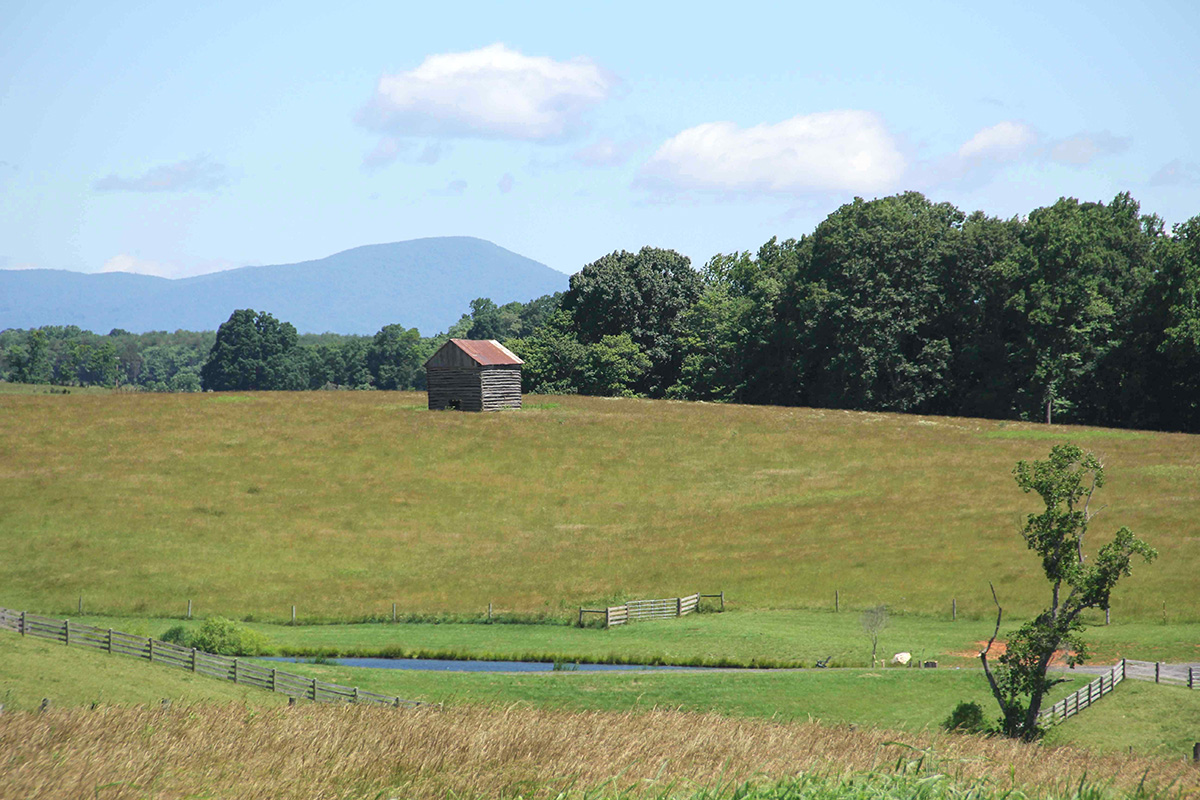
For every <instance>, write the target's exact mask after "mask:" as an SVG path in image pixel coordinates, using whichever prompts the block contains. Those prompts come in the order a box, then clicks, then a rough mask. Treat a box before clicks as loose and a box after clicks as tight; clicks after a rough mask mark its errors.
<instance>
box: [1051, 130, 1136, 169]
mask: <svg viewBox="0 0 1200 800" xmlns="http://www.w3.org/2000/svg"><path fill="white" fill-rule="evenodd" d="M1129 145H1130V139H1129V138H1128V137H1124V136H1113V135H1112V134H1111V133H1109V132H1108V131H1101V132H1099V133H1077V134H1075V135H1074V136H1068V137H1067V138H1066V139H1059V140H1058V141H1057V142H1052V143H1051V144H1050V148H1049V153H1048V155H1049V158H1050V160H1051V161H1055V162H1057V163H1059V164H1067V165H1070V166H1074V167H1085V166H1087V165H1088V164H1090V163H1092V162H1093V161H1095V160H1096V159H1097V158H1102V157H1104V156H1110V155H1116V154H1118V153H1123V152H1125V151H1126V150H1128V149H1129Z"/></svg>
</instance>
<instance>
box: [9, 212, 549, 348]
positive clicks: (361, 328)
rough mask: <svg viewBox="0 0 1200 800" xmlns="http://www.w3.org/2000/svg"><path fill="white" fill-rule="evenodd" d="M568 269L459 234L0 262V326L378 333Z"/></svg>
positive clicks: (421, 324)
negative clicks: (262, 256)
mask: <svg viewBox="0 0 1200 800" xmlns="http://www.w3.org/2000/svg"><path fill="white" fill-rule="evenodd" d="M566 288H567V276H566V275H564V274H562V273H561V272H557V271H556V270H553V269H550V268H549V267H547V266H546V265H545V264H541V263H539V262H537V261H533V260H531V259H528V258H525V257H524V256H520V255H517V254H516V253H513V252H511V251H509V250H505V249H504V248H503V247H498V246H497V245H494V244H492V243H491V242H487V241H484V240H483V239H475V238H471V237H468V236H452V237H443V238H434V239H414V240H412V241H408V242H395V243H393V244H374V245H367V246H366V247H356V248H354V249H353V250H346V251H344V252H341V253H336V254H334V255H332V256H329V257H328V258H322V259H318V260H316V261H304V262H301V263H299V264H279V265H275V266H267V267H242V268H240V269H231V270H226V271H224V272H214V273H211V274H209V275H199V276H197V277H194V278H181V279H176V280H170V279H167V278H156V277H152V276H149V275H133V274H128V273H121V272H106V273H100V274H84V273H81V272H67V271H65V270H46V269H34V270H0V330H3V329H5V328H36V327H39V326H41V325H78V326H79V327H81V328H84V329H86V330H91V331H95V332H96V333H107V332H108V331H109V330H111V329H113V328H124V329H125V330H128V331H132V332H134V333H143V332H145V331H152V330H170V331H173V330H178V329H181V328H182V329H184V330H214V329H215V328H216V327H217V326H218V325H220V324H221V323H222V322H224V321H225V320H226V319H228V318H229V315H230V314H231V313H232V312H233V311H234V310H235V309H239V308H253V309H255V310H256V311H266V312H268V313H270V314H271V315H273V316H274V317H275V318H276V319H279V320H282V321H286V322H290V323H292V324H293V325H295V326H296V328H297V330H299V331H300V332H301V333H323V332H326V331H332V332H334V333H360V334H371V333H375V332H376V331H378V330H379V329H380V328H381V327H383V326H384V325H390V324H393V323H398V324H400V325H403V326H404V327H406V328H413V327H415V328H418V329H420V331H421V333H422V334H423V335H425V336H429V335H432V334H434V333H438V332H440V331H444V330H446V329H447V328H448V327H449V326H450V325H452V324H454V323H455V322H457V321H458V318H459V317H460V316H462V315H463V314H464V313H467V312H468V311H470V308H469V305H468V304H469V303H470V301H471V300H473V299H475V298H476V297H490V298H491V299H492V300H494V301H495V302H496V303H499V304H504V303H508V302H511V301H513V300H519V301H522V302H525V301H528V300H532V299H533V298H535V297H540V296H542V295H544V294H550V293H552V292H558V291H564V290H565V289H566Z"/></svg>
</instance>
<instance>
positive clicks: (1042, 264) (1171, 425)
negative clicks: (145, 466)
mask: <svg viewBox="0 0 1200 800" xmlns="http://www.w3.org/2000/svg"><path fill="white" fill-rule="evenodd" d="M450 337H465V338H475V339H498V340H500V341H502V342H503V343H504V344H505V345H506V346H508V347H509V348H510V349H512V350H513V351H514V352H516V353H517V354H518V355H519V356H521V358H522V359H524V360H525V362H526V364H525V370H524V376H525V387H526V391H532V392H546V393H571V392H578V393H583V394H595V395H638V396H646V397H666V398H677V399H690V400H709V401H718V402H741V403H758V404H777V405H802V406H814V407H824V408H846V409H859V410H875V411H899V412H908V413H923V414H941V415H961V416H978V417H990V418H999V419H1028V420H1041V421H1048V422H1049V421H1054V422H1064V423H1081V424H1094V425H1106V426H1116V427H1138V428H1153V429H1170V430H1189V431H1200V216H1197V217H1193V218H1192V219H1190V220H1188V221H1187V222H1184V223H1182V224H1179V225H1175V226H1174V227H1173V228H1172V229H1170V230H1167V229H1166V226H1165V225H1164V223H1163V221H1162V220H1161V219H1160V218H1159V217H1157V216H1156V215H1153V214H1143V213H1142V212H1141V210H1140V207H1139V205H1138V203H1137V202H1136V201H1135V200H1134V199H1133V198H1132V197H1131V196H1130V195H1129V194H1128V193H1123V194H1119V195H1117V196H1116V197H1115V198H1114V199H1113V200H1112V201H1111V202H1109V203H1107V204H1106V203H1092V202H1079V201H1078V200H1074V199H1066V198H1064V199H1062V200H1059V201H1058V202H1057V203H1055V204H1054V205H1051V206H1047V207H1044V208H1039V209H1036V210H1034V211H1032V212H1031V213H1030V214H1029V215H1028V216H1021V217H1014V218H1010V219H1002V218H998V217H991V216H987V215H986V214H984V213H983V212H975V213H972V214H969V215H968V214H965V213H963V212H962V211H960V210H959V209H957V208H955V207H954V206H953V205H951V204H949V203H934V202H932V201H930V200H929V199H927V198H926V197H924V196H923V195H921V194H919V193H916V192H908V193H904V194H898V195H894V196H891V197H885V198H881V199H877V200H870V201H866V200H862V199H855V200H854V201H853V202H851V203H847V204H846V205H843V206H842V207H840V208H838V209H837V210H836V211H834V212H833V213H832V214H830V215H829V216H828V217H827V218H826V219H825V220H824V221H822V222H821V223H820V224H819V225H818V226H817V227H816V229H815V230H814V231H813V232H812V233H811V234H807V235H804V236H802V237H800V238H799V239H787V240H784V241H779V240H777V239H775V238H772V239H771V240H770V241H768V242H766V243H765V244H764V245H763V246H762V247H760V248H759V249H758V251H757V252H755V253H751V252H742V253H731V254H718V255H716V256H714V257H713V258H711V259H710V260H709V261H708V263H706V264H705V265H703V267H701V268H700V269H698V270H697V269H694V268H693V267H692V265H691V263H690V261H689V259H687V258H686V257H684V256H682V255H680V254H679V253H677V252H675V251H672V250H665V249H659V248H652V247H646V248H643V249H641V250H640V251H638V252H636V253H630V252H624V251H621V252H614V253H610V254H608V255H606V256H604V257H602V258H600V259H598V260H597V261H594V262H592V263H591V264H588V265H586V266H585V267H583V268H582V269H581V270H580V271H579V272H577V273H576V274H575V275H573V276H572V277H571V281H570V288H569V290H568V291H566V292H564V293H561V294H556V295H549V296H546V297H541V298H537V299H535V300H532V301H530V302H528V303H509V304H507V305H503V306H500V305H497V304H495V303H493V302H492V301H491V300H489V299H487V298H479V299H477V300H475V301H473V302H472V303H471V308H470V311H469V312H468V313H466V314H464V315H463V317H462V318H461V319H460V320H459V321H458V322H457V323H456V324H455V325H454V326H452V327H451V328H450V329H449V330H448V331H446V332H445V333H441V334H439V335H437V336H433V337H421V336H420V335H419V333H418V332H417V331H416V329H413V328H404V327H403V326H401V325H388V326H385V327H384V328H382V329H381V330H380V331H379V332H378V333H377V334H375V336H373V337H370V336H341V335H336V334H322V335H318V336H314V335H298V334H297V332H296V330H295V328H294V327H292V326H291V325H290V324H288V323H286V322H283V321H278V320H275V319H274V318H273V317H271V316H270V314H267V313H266V312H256V311H253V310H251V309H243V310H238V311H235V312H234V313H233V315H232V316H231V317H230V318H229V320H227V321H226V322H225V323H224V324H222V325H221V327H220V329H219V330H218V331H217V332H216V333H213V332H207V333H199V334H197V333H187V332H182V331H180V332H176V333H175V334H165V333H160V334H141V335H134V334H128V333H126V332H123V331H112V332H111V333H110V334H109V335H108V336H107V337H101V336H97V335H95V334H91V333H89V332H86V331H79V330H78V329H77V328H41V329H38V330H37V331H5V332H3V333H0V378H3V379H7V380H21V381H26V382H50V381H54V382H62V383H72V382H78V383H88V382H96V383H104V384H106V385H111V384H113V383H122V384H129V385H137V386H141V387H144V388H148V389H156V390H165V391H192V390H196V389H218V390H219V389H252V388H253V389H319V388H334V387H339V388H341V387H344V388H356V389H364V388H376V389H422V388H424V370H423V366H422V365H423V363H424V360H425V359H426V358H428V356H429V355H431V354H432V353H433V352H434V351H435V350H436V349H437V348H438V347H440V346H441V344H442V343H444V342H445V341H446V340H447V339H448V338H450Z"/></svg>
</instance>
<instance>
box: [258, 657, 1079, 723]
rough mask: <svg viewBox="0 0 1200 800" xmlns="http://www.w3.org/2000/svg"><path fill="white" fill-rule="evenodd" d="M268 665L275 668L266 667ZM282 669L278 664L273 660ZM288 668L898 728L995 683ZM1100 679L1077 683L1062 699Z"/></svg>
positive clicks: (764, 673) (354, 678)
mask: <svg viewBox="0 0 1200 800" xmlns="http://www.w3.org/2000/svg"><path fill="white" fill-rule="evenodd" d="M264 663H266V662H264ZM270 663H273V664H274V665H275V666H278V663H277V662H270ZM286 669H287V670H288V671H289V672H295V673H297V674H301V675H308V676H311V677H315V678H318V679H320V680H322V681H332V682H335V683H341V684H343V685H357V686H358V687H359V688H361V689H367V690H370V691H373V692H380V693H383V694H392V695H397V696H399V697H404V698H408V699H413V700H427V701H430V702H440V703H447V704H463V703H528V704H530V705H534V706H539V707H545V708H563V709H568V710H572V711H616V710H628V709H651V708H678V709H682V710H685V711H701V712H707V711H712V712H716V713H719V714H724V715H729V716H744V717H769V718H773V719H778V720H781V721H788V720H805V719H816V720H821V721H824V722H831V723H854V724H858V725H871V726H875V727H880V728H890V729H895V730H913V731H916V730H922V729H926V728H936V727H937V726H938V725H940V724H941V722H942V721H943V720H944V719H945V718H946V717H947V716H949V714H950V711H951V710H952V709H953V708H954V706H955V705H956V704H957V703H959V702H960V701H972V700H973V701H975V702H978V703H979V704H980V705H981V706H983V707H984V709H985V710H986V713H988V714H989V715H990V714H991V712H992V708H991V705H994V703H995V701H994V700H991V695H990V694H989V692H988V687H987V683H986V681H984V679H983V677H982V675H981V674H980V673H979V672H978V671H977V670H968V669H959V670H955V669H937V670H932V669H929V670H917V669H835V670H801V671H795V670H746V671H728V670H713V671H706V670H697V671H661V672H637V673H632V674H631V673H625V672H570V671H566V672H541V673H498V672H492V673H487V672H430V671H422V670H400V669H394V670H393V669H370V668H362V667H338V666H331V665H323V664H288V665H287V666H286ZM1091 677H1092V676H1082V675H1080V676H1069V677H1068V678H1067V680H1066V682H1065V683H1062V684H1060V685H1059V686H1057V687H1055V690H1054V693H1053V695H1052V698H1053V700H1051V701H1050V702H1053V701H1056V700H1058V699H1061V698H1062V697H1063V696H1065V695H1067V694H1070V693H1071V692H1073V691H1075V689H1078V688H1080V687H1081V686H1083V685H1084V684H1085V683H1087V680H1088V679H1089V678H1091Z"/></svg>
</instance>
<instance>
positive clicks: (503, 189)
mask: <svg viewBox="0 0 1200 800" xmlns="http://www.w3.org/2000/svg"><path fill="white" fill-rule="evenodd" d="M516 182H517V181H516V179H515V178H514V177H513V176H512V173H511V172H506V173H504V175H503V176H502V177H501V178H500V181H499V182H498V183H497V184H496V187H497V188H499V189H500V194H508V193H509V192H511V191H512V189H513V186H514V185H516Z"/></svg>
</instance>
